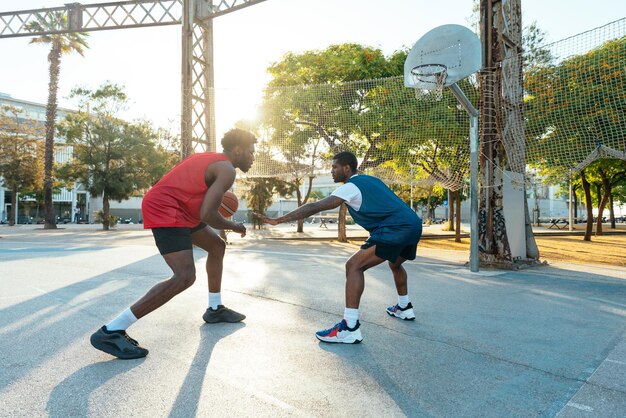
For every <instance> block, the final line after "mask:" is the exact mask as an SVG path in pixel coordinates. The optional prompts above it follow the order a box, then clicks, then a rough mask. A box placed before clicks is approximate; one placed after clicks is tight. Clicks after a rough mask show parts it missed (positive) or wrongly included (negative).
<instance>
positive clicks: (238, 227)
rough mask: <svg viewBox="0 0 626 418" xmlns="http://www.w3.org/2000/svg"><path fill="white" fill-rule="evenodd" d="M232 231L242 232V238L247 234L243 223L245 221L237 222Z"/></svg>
mask: <svg viewBox="0 0 626 418" xmlns="http://www.w3.org/2000/svg"><path fill="white" fill-rule="evenodd" d="M232 231H233V232H237V233H239V234H241V238H243V237H245V236H246V226H245V225H244V224H243V222H236V223H235V227H234V228H233V229H232Z"/></svg>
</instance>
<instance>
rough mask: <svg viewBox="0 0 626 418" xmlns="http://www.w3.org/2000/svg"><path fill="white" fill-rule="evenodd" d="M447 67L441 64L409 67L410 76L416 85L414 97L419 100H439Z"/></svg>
mask: <svg viewBox="0 0 626 418" xmlns="http://www.w3.org/2000/svg"><path fill="white" fill-rule="evenodd" d="M447 75H448V68H447V67H446V66H445V65H443V64H422V65H418V66H415V67H413V68H412V69H411V77H412V78H413V83H414V84H415V85H416V86H420V87H414V90H415V98H416V99H417V100H419V101H433V102H436V101H439V100H441V99H443V87H444V83H445V81H446V76H447Z"/></svg>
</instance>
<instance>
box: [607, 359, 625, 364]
mask: <svg viewBox="0 0 626 418" xmlns="http://www.w3.org/2000/svg"><path fill="white" fill-rule="evenodd" d="M604 361H608V362H609V363H617V364H626V362H625V361H619V360H611V359H608V358H607V359H606V360H604Z"/></svg>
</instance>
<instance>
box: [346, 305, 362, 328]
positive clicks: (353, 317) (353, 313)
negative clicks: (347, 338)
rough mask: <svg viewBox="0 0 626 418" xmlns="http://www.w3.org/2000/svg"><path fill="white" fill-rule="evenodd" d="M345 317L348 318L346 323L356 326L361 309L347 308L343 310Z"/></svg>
mask: <svg viewBox="0 0 626 418" xmlns="http://www.w3.org/2000/svg"><path fill="white" fill-rule="evenodd" d="M343 319H345V320H346V323H347V324H348V326H349V327H350V328H354V327H355V326H356V322H357V321H358V320H359V309H358V308H357V309H354V308H345V309H344V310H343Z"/></svg>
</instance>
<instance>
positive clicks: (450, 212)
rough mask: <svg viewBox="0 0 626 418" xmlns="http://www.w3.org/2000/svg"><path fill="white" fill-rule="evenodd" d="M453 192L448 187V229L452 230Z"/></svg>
mask: <svg viewBox="0 0 626 418" xmlns="http://www.w3.org/2000/svg"><path fill="white" fill-rule="evenodd" d="M454 193H455V192H452V191H450V189H448V231H454V202H455V200H454V199H455V196H456V195H455V194H454Z"/></svg>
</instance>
